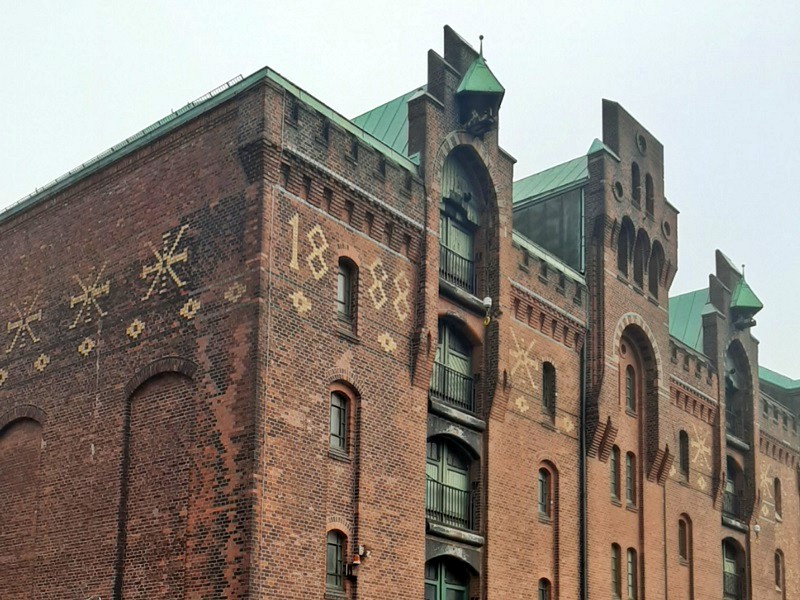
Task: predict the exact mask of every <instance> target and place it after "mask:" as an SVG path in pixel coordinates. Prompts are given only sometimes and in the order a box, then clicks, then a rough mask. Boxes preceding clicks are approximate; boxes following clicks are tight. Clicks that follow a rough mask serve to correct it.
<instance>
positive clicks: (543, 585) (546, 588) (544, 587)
mask: <svg viewBox="0 0 800 600" xmlns="http://www.w3.org/2000/svg"><path fill="white" fill-rule="evenodd" d="M551 590H552V586H551V585H550V582H549V581H548V580H547V579H545V578H544V577H542V578H541V579H540V580H539V600H551V598H552V594H551Z"/></svg>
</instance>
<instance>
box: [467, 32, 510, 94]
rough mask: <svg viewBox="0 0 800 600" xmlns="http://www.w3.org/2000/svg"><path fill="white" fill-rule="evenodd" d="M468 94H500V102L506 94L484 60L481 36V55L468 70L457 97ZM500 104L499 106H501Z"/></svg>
mask: <svg viewBox="0 0 800 600" xmlns="http://www.w3.org/2000/svg"><path fill="white" fill-rule="evenodd" d="M466 92H474V93H478V94H499V95H500V102H502V100H503V96H504V95H505V93H506V89H505V88H504V87H503V86H502V85H501V84H500V82H499V81H498V80H497V77H495V76H494V73H492V70H491V69H490V68H489V66H488V65H487V64H486V59H484V58H483V36H481V53H480V54H479V55H478V58H476V59H475V60H474V61H472V64H471V65H470V66H469V69H467V72H466V74H465V75H464V78H463V79H462V80H461V83H460V84H458V89H457V90H456V95H460V94H463V93H466ZM500 102H498V103H497V104H498V106H499V105H500Z"/></svg>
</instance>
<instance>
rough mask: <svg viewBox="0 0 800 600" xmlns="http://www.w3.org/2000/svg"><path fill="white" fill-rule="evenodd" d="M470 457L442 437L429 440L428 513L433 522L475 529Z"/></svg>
mask: <svg viewBox="0 0 800 600" xmlns="http://www.w3.org/2000/svg"><path fill="white" fill-rule="evenodd" d="M470 463H471V459H470V457H469V456H468V455H467V454H466V453H465V452H464V451H462V450H461V449H460V448H459V447H458V446H456V444H455V443H453V442H450V441H449V440H446V439H443V438H435V439H432V440H428V446H427V463H426V466H425V475H426V477H425V479H426V488H425V513H426V517H427V518H428V520H430V521H434V522H437V523H442V524H443V525H447V526H449V527H458V528H459V529H467V530H472V529H475V525H476V524H475V518H474V516H475V515H474V510H473V508H474V497H473V496H474V494H473V492H472V489H471V488H472V486H471V483H470Z"/></svg>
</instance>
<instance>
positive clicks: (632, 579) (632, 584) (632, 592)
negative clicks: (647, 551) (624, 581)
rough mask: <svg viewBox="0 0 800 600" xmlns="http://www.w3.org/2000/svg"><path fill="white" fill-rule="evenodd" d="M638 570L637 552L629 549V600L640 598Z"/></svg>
mask: <svg viewBox="0 0 800 600" xmlns="http://www.w3.org/2000/svg"><path fill="white" fill-rule="evenodd" d="M636 569H637V565H636V550H634V549H633V548H628V600H636V598H637V597H638V587H639V585H638V583H637V576H636V575H637V573H636Z"/></svg>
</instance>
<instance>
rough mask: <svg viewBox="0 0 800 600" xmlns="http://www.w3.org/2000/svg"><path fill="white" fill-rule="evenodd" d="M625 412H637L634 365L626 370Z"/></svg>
mask: <svg viewBox="0 0 800 600" xmlns="http://www.w3.org/2000/svg"><path fill="white" fill-rule="evenodd" d="M625 410H627V411H630V412H633V413H635V412H636V369H634V368H633V365H628V366H627V367H626V369H625Z"/></svg>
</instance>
